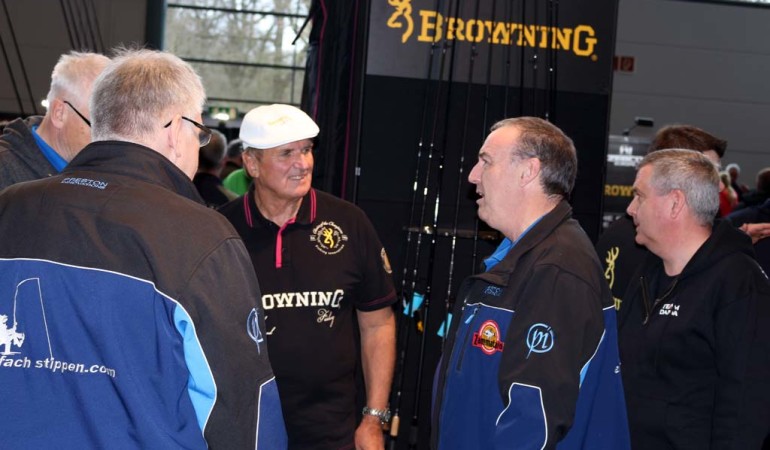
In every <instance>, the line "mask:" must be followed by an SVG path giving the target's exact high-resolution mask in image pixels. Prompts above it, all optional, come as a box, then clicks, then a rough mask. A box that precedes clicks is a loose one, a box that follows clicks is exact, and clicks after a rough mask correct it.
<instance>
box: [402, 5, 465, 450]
mask: <svg viewBox="0 0 770 450" xmlns="http://www.w3.org/2000/svg"><path fill="white" fill-rule="evenodd" d="M459 12H460V0H456V1H455V10H454V16H452V13H451V6H450V8H449V13H450V14H449V15H448V16H449V17H455V20H457V17H458V16H459ZM456 47H457V39H453V40H452V43H451V51H452V54H451V56H450V61H449V75H448V77H447V83H446V84H447V88H446V91H447V92H446V99H447V105H446V106H445V108H444V123H443V130H442V131H443V136H442V141H441V146H440V147H439V150H438V158H439V159H438V169H437V174H436V193H435V201H434V206H433V224H432V228H431V233H430V237H431V239H430V246H429V248H430V253H429V256H428V265H427V268H426V273H427V277H428V282H427V283H426V285H425V294H424V299H423V318H422V320H423V323H424V324H425V326H426V327H427V325H428V324H429V321H428V319H429V314H430V300H431V293H432V284H433V279H432V278H433V269H434V261H435V256H436V239H437V235H438V218H439V208H440V204H441V189H442V184H443V173H444V159H445V156H446V146H447V137H448V133H447V129H448V125H449V118H450V111H451V110H452V108H451V98H452V85H453V81H454V68H455V57H456V55H457V50H456ZM446 52H447V40H446V39H445V40H444V46H443V50H442V55H441V63H440V69H439V78H438V79H439V80H443V78H444V77H443V75H444V67H445V63H446ZM437 92H438V95H437V98H436V104H435V111H434V116H433V117H434V121H433V131H432V133H431V143H430V146H429V147H430V152H429V154H428V162H429V165H428V169H427V173H430V167H431V164H430V162H432V160H433V153H434V151H435V142H436V137H437V134H438V130H439V123H438V116H439V108H440V107H441V86H440V85H439V89H438V91H437ZM428 180H430V178H429V177H428V178H426V183H427V181H428ZM423 207H424V205H423ZM427 337H428V333H426V332H425V331H423V333H422V335H421V337H420V353H419V357H418V359H417V379H416V382H415V387H416V394H417V395H415V397H414V405H413V408H412V423H411V427H410V433H409V448H410V449H415V448H416V447H417V442H418V423H419V420H418V417H419V414H420V406H421V401H420V400H421V397H422V396H421V395H419V394H420V387H421V386H422V378H423V372H424V369H425V346H426V342H427Z"/></svg>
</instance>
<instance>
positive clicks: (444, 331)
mask: <svg viewBox="0 0 770 450" xmlns="http://www.w3.org/2000/svg"><path fill="white" fill-rule="evenodd" d="M494 3H497V2H496V0H495V2H493V5H492V19H494V17H495V6H494ZM480 4H481V2H480V0H476V7H475V11H474V16H473V17H474V19H475V20H477V21H478V20H479V9H480ZM490 47H491V46H490ZM477 54H478V48H477V46H476V41H475V39H474V40H473V44H472V45H471V55H470V61H468V82H467V91H466V92H465V115H464V117H463V131H462V134H461V137H460V161H459V162H458V164H457V167H458V174H457V194H456V195H455V210H454V219H453V221H452V240H451V242H450V250H449V273H448V274H447V289H446V300H445V301H444V321H443V322H442V325H441V328H440V329H439V335H440V337H441V344H442V345H441V347H442V349H443V347H444V343H445V342H446V337H447V335H448V333H449V326H450V324H451V314H452V301H451V299H452V282H453V279H454V269H455V253H456V249H457V224H458V221H459V216H460V196H461V194H462V186H463V174H464V171H465V152H466V150H467V149H466V140H467V137H468V117H469V116H470V105H471V91H472V88H473V69H474V67H475V63H476V56H477ZM490 56H491V51H490Z"/></svg>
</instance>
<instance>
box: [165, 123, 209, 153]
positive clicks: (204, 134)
mask: <svg viewBox="0 0 770 450" xmlns="http://www.w3.org/2000/svg"><path fill="white" fill-rule="evenodd" d="M181 117H182V119H184V120H186V121H188V122H190V123H191V124H193V125H195V127H196V128H198V129H199V130H201V133H199V134H198V142H199V143H200V145H201V147H204V146H206V145H208V143H209V142H211V130H210V129H209V127H207V126H206V125H203V124H200V123H198V122H196V121H194V120H192V119H190V118H187V117H185V116H181ZM173 121H174V119H171V120H169V121H168V123H167V124H165V125H163V128H168V127H170V126H171V122H173Z"/></svg>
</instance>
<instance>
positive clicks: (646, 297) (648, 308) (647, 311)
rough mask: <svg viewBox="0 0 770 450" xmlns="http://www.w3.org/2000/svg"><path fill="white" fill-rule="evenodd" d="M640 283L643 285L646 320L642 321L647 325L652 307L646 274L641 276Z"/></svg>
mask: <svg viewBox="0 0 770 450" xmlns="http://www.w3.org/2000/svg"><path fill="white" fill-rule="evenodd" d="M639 284H640V285H641V287H642V303H643V304H644V320H643V321H642V325H647V322H649V320H650V311H651V309H652V307H651V306H650V295H649V293H648V292H647V280H645V279H644V276H640V277H639Z"/></svg>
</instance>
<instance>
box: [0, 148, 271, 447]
mask: <svg viewBox="0 0 770 450" xmlns="http://www.w3.org/2000/svg"><path fill="white" fill-rule="evenodd" d="M259 298H260V293H259V286H258V285H257V280H256V278H255V277H254V273H253V269H252V267H251V263H250V261H249V256H248V253H247V252H246V249H245V248H244V246H243V243H242V242H241V240H240V238H239V237H238V235H237V234H236V232H235V230H233V228H232V227H231V226H230V224H229V223H228V222H227V220H225V218H224V217H222V216H220V215H219V214H217V213H216V212H214V211H212V210H210V209H208V208H206V207H205V206H204V205H202V204H201V203H200V198H199V197H198V195H197V193H196V191H195V187H194V186H193V184H192V183H191V181H190V180H189V178H187V176H186V175H185V174H184V173H182V172H181V171H180V170H179V169H178V168H177V167H175V166H174V165H173V164H171V162H169V161H168V160H167V159H166V158H165V157H163V156H162V155H160V154H159V153H157V152H155V151H153V150H151V149H149V148H146V147H142V146H139V145H136V144H130V143H126V142H98V143H93V144H90V145H89V146H87V147H86V148H85V149H84V150H83V151H82V152H81V153H80V154H79V155H78V156H77V157H76V158H75V159H74V160H73V161H72V163H71V164H70V165H69V166H68V167H67V168H66V169H65V170H64V171H63V172H62V173H61V174H59V175H56V176H53V177H50V178H46V179H43V180H38V181H31V182H27V183H19V184H16V185H14V186H11V187H9V188H8V189H6V190H5V191H3V192H2V193H0V386H2V404H3V409H4V411H5V414H4V415H3V429H2V432H0V448H14V449H41V448H64V449H83V448H109V449H136V448H163V449H167V448H168V449H170V448H185V449H206V448H212V449H217V448H228V449H229V448H239V449H246V448H248V449H255V448H256V449H274V448H285V446H286V434H285V429H284V425H283V419H282V415H281V408H280V403H279V401H278V392H277V388H276V384H275V379H274V376H273V373H272V370H271V368H270V363H269V360H268V355H267V348H266V345H265V342H264V333H263V330H264V317H263V316H264V315H263V313H262V311H261V307H260V302H259Z"/></svg>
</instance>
